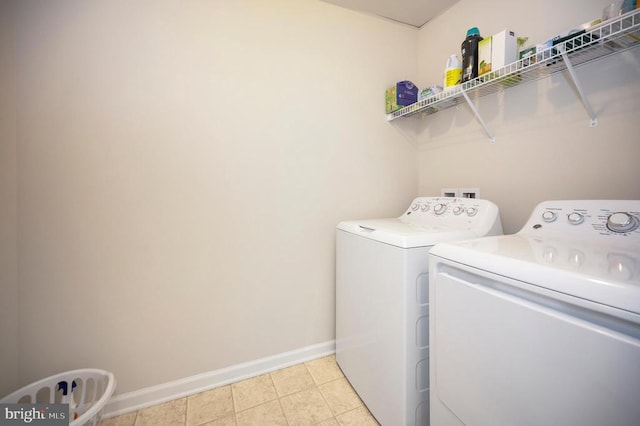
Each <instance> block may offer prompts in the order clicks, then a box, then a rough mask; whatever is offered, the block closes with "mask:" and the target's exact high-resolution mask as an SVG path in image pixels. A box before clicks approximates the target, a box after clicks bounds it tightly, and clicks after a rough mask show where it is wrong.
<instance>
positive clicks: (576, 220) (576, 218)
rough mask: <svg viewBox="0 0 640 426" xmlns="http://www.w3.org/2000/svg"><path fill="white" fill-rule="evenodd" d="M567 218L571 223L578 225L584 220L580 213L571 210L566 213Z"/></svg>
mask: <svg viewBox="0 0 640 426" xmlns="http://www.w3.org/2000/svg"><path fill="white" fill-rule="evenodd" d="M567 220H568V221H569V223H570V224H571V225H580V224H581V223H582V222H584V216H583V215H582V214H581V213H578V212H573V213H569V214H568V215H567Z"/></svg>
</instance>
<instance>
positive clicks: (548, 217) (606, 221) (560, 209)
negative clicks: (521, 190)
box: [522, 200, 640, 244]
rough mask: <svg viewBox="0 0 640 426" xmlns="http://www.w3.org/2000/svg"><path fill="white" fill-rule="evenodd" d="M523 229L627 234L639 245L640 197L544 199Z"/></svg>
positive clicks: (540, 232)
mask: <svg viewBox="0 0 640 426" xmlns="http://www.w3.org/2000/svg"><path fill="white" fill-rule="evenodd" d="M522 232H526V233H535V234H537V235H553V236H556V237H562V235H563V234H566V235H571V236H573V237H575V236H578V235H579V236H581V237H583V238H589V239H592V238H599V237H626V238H631V239H634V240H636V244H640V200H563V201H545V202H543V203H540V204H539V205H538V206H537V207H536V208H535V210H534V211H533V213H532V215H531V217H530V218H529V221H528V222H527V224H526V225H525V227H524V228H523V229H522Z"/></svg>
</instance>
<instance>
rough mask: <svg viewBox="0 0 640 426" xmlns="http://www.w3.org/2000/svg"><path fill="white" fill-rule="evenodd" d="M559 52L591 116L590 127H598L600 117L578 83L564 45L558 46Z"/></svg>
mask: <svg viewBox="0 0 640 426" xmlns="http://www.w3.org/2000/svg"><path fill="white" fill-rule="evenodd" d="M558 50H559V51H560V55H562V59H563V60H564V63H565V65H566V66H567V71H569V75H570V76H571V81H572V82H573V85H574V86H575V88H576V90H577V91H578V94H579V95H580V100H582V104H583V105H584V108H585V109H586V110H587V114H589V119H590V121H589V127H597V126H598V117H597V116H596V114H595V112H593V108H591V104H590V103H589V100H588V99H587V97H586V96H585V94H584V91H583V90H582V86H581V85H580V81H578V76H577V75H576V72H575V70H574V69H573V65H571V61H569V56H567V52H566V51H565V49H564V45H562V44H560V45H558Z"/></svg>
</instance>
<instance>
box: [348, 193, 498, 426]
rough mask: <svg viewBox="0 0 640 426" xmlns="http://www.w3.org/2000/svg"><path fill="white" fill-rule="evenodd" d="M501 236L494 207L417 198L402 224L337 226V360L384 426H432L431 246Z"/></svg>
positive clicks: (399, 220) (400, 220) (475, 202)
mask: <svg viewBox="0 0 640 426" xmlns="http://www.w3.org/2000/svg"><path fill="white" fill-rule="evenodd" d="M501 233H502V226H501V223H500V216H499V214H498V207H497V206H496V205H495V204H493V203H491V202H489V201H486V200H479V199H463V198H435V197H433V198H432V197H421V198H416V199H415V200H414V201H413V202H412V203H411V205H410V206H409V208H408V209H407V211H406V212H404V214H402V216H400V217H397V218H390V219H377V220H356V221H347V222H341V223H340V224H339V225H338V228H337V235H336V360H337V362H338V364H339V365H340V368H341V369H342V371H343V372H344V374H345V376H346V377H347V379H348V380H349V382H350V383H351V385H352V386H353V388H354V389H355V390H356V392H357V393H358V395H359V396H360V398H361V399H362V401H363V402H364V403H365V405H366V406H367V408H368V409H369V410H370V411H371V413H372V414H373V416H374V417H375V418H376V419H377V420H378V422H380V423H381V424H382V425H383V426H402V425H409V426H414V425H416V426H417V425H420V426H422V425H427V424H428V422H429V376H428V369H429V360H428V355H429V337H428V331H429V319H428V315H429V298H428V295H429V291H428V282H429V277H428V254H429V250H430V249H431V246H433V245H434V244H436V243H438V242H442V241H453V240H463V239H469V238H476V237H480V236H483V235H496V234H501Z"/></svg>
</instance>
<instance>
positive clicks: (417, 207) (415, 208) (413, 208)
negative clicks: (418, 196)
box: [411, 204, 420, 212]
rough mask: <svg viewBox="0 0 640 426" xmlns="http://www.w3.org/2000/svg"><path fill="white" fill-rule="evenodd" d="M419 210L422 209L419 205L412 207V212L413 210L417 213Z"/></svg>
mask: <svg viewBox="0 0 640 426" xmlns="http://www.w3.org/2000/svg"><path fill="white" fill-rule="evenodd" d="M419 208H420V206H419V205H417V204H414V205H412V206H411V210H413V211H414V212H415V211H416V210H418V209H419Z"/></svg>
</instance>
